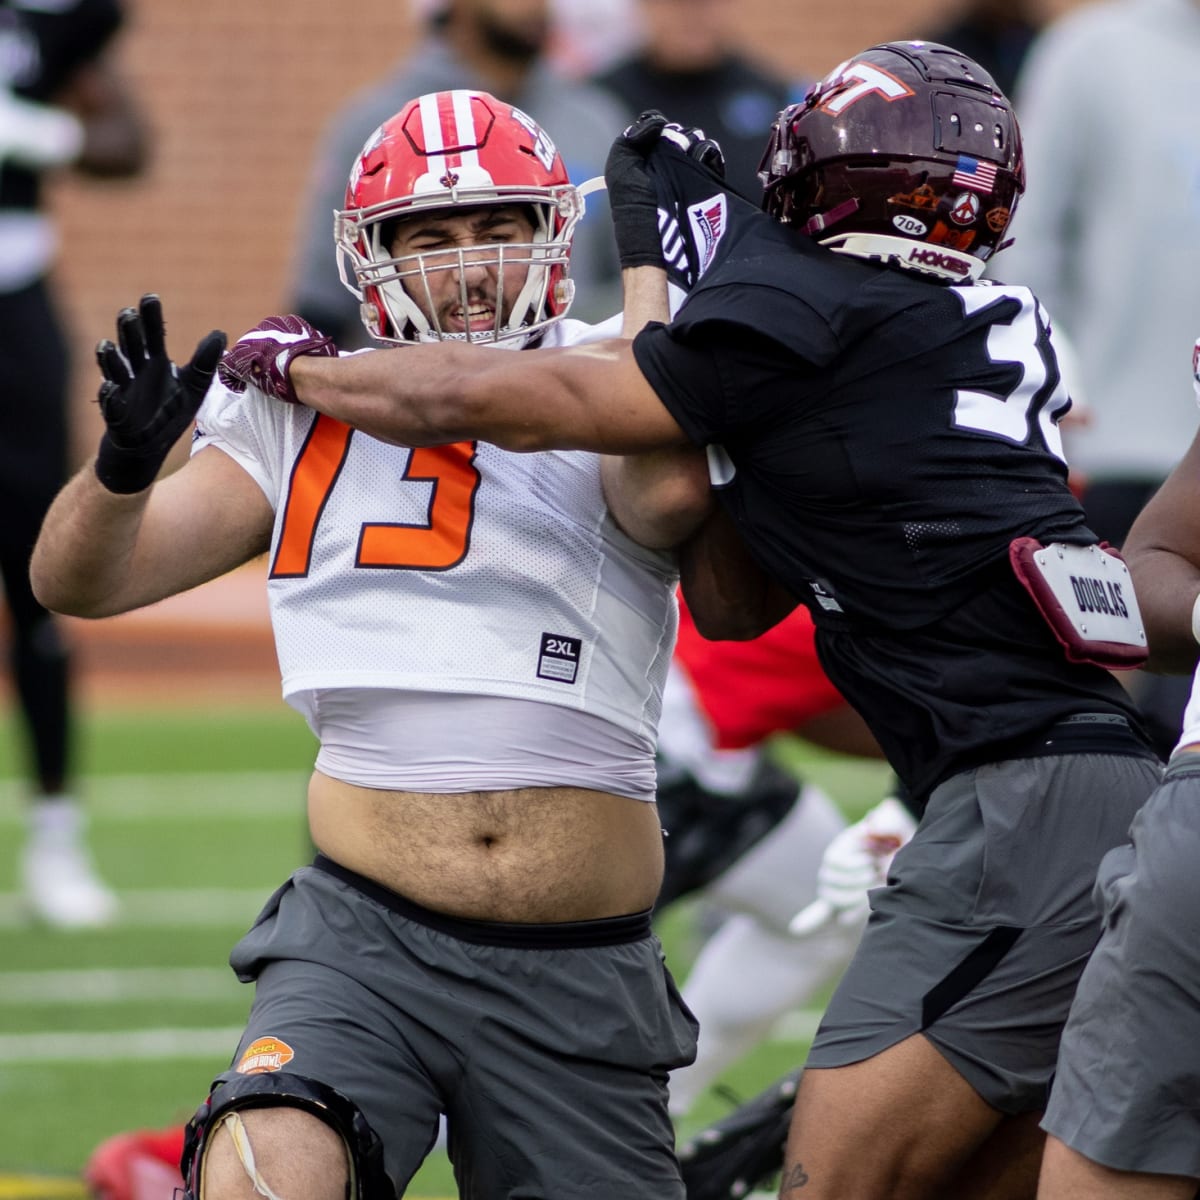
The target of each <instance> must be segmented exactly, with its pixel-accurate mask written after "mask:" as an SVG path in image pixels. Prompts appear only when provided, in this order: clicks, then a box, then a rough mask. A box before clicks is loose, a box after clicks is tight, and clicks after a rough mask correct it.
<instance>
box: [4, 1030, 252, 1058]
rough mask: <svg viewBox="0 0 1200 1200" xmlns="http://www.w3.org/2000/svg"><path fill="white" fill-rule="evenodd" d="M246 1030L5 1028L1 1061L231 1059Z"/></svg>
mask: <svg viewBox="0 0 1200 1200" xmlns="http://www.w3.org/2000/svg"><path fill="white" fill-rule="evenodd" d="M241 1036H242V1027H241V1026H240V1025H237V1026H230V1027H229V1028H227V1029H139V1030H135V1031H131V1032H119V1033H14V1034H8V1033H6V1034H0V1066H6V1067H11V1066H21V1065H33V1064H36V1063H55V1062H57V1063H72V1064H79V1063H106V1062H132V1061H134V1060H141V1061H146V1060H161V1059H178V1060H181V1061H182V1060H187V1059H196V1058H211V1059H215V1060H217V1061H218V1062H220V1061H228V1060H229V1059H230V1058H231V1057H232V1055H233V1052H234V1050H235V1049H236V1048H237V1044H238V1039H239V1038H240V1037H241Z"/></svg>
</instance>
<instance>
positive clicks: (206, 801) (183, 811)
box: [0, 769, 308, 826]
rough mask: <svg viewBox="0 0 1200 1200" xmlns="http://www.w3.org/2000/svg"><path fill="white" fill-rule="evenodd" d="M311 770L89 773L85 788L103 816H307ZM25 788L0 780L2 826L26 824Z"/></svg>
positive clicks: (94, 810)
mask: <svg viewBox="0 0 1200 1200" xmlns="http://www.w3.org/2000/svg"><path fill="white" fill-rule="evenodd" d="M307 780H308V772H307V771H305V770H303V769H301V770H297V771H241V772H236V773H226V772H220V771H214V772H211V773H204V772H194V773H191V774H181V775H176V774H173V773H172V774H163V775H89V776H88V777H87V778H86V779H85V780H84V781H83V784H82V786H81V788H80V792H81V794H82V797H83V801H84V806H85V808H86V809H87V811H88V813H89V814H90V815H91V816H92V817H93V818H95V819H99V820H104V821H146V820H155V821H172V820H188V821H195V820H204V819H205V818H211V819H212V820H221V821H227V820H229V819H230V818H231V817H234V818H237V817H244V818H246V819H261V818H266V817H287V816H293V815H294V816H295V818H296V822H297V823H299V822H301V821H302V820H303V818H304V798H305V787H306V784H307ZM28 811H29V805H28V799H27V796H26V788H25V786H24V785H23V784H21V783H20V782H18V781H14V780H11V779H6V780H0V826H3V825H24V823H25V820H26V814H27V813H28Z"/></svg>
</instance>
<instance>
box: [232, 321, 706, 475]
mask: <svg viewBox="0 0 1200 1200" xmlns="http://www.w3.org/2000/svg"><path fill="white" fill-rule="evenodd" d="M275 319H277V318H275ZM266 324H267V322H263V323H262V325H260V326H258V327H257V328H256V330H252V331H251V334H253V335H254V336H255V341H254V342H252V343H248V342H247V341H246V339H245V338H243V339H242V340H241V341H239V342H238V344H237V346H235V347H234V348H233V349H232V350H231V351H230V356H231V357H232V355H233V354H235V353H239V352H241V351H243V350H245V349H246V348H247V347H248V346H249V347H253V349H254V351H255V352H256V353H258V354H261V355H262V356H264V358H269V359H271V360H272V361H273V360H274V358H275V354H276V351H278V350H284V351H287V352H288V353H289V354H291V353H292V352H293V351H294V346H293V345H292V344H291V343H288V344H286V345H283V344H281V345H280V346H278V347H272V346H271V345H270V343H269V340H267V339H264V338H263V336H262V330H263V327H264V326H265V325H266ZM314 332H315V331H314ZM247 336H248V337H249V336H250V335H247ZM264 378H265V376H264ZM260 386H263V387H264V390H266V391H267V392H268V394H270V395H272V396H274V397H275V398H276V399H279V400H284V401H292V402H296V401H299V403H301V404H306V405H308V406H309V407H310V408H315V409H316V410H317V411H318V412H323V413H325V414H326V415H327V416H330V417H334V418H335V419H337V420H339V421H344V422H346V424H348V425H353V426H354V427H355V428H356V429H361V430H362V431H363V432H364V433H368V434H370V435H371V436H372V437H375V438H379V439H380V440H381V441H385V442H392V443H394V444H396V445H402V446H437V445H443V444H445V443H447V442H461V441H470V440H473V439H479V440H482V441H486V442H491V443H492V444H493V445H497V446H501V447H503V448H504V449H506V450H515V451H521V452H526V451H535V450H553V449H559V450H594V451H597V452H599V453H602V454H605V453H607V454H628V453H635V452H637V451H641V450H656V449H660V448H662V447H664V446H675V445H684V444H686V442H687V438H686V435H685V434H684V432H683V430H682V429H680V428H679V425H678V424H677V423H676V421H675V419H674V418H673V417H672V416H671V415H670V413H669V412H668V411H667V409H666V408H665V407H664V406H663V404H662V402H661V401H660V400H659V398H658V396H657V395H656V394H655V392H654V389H653V388H652V387H651V386H650V385H649V383H647V381H646V379H645V377H644V376H643V375H642V373H641V371H640V370H639V369H638V365H637V363H636V361H635V360H634V357H633V352H632V350H631V349H630V345H629V343H628V342H627V341H624V340H621V339H612V340H609V341H602V342H593V343H591V344H588V345H582V346H571V347H566V348H562V349H552V350H522V351H518V352H516V353H511V354H505V353H500V352H498V351H496V350H494V349H491V348H489V347H487V346H468V345H451V344H447V343H439V344H435V345H427V346H401V347H398V348H396V349H393V350H374V351H372V352H370V353H367V354H355V355H343V356H341V357H327V356H323V355H317V354H306V353H301V354H294V355H293V356H292V357H290V359H289V361H288V362H287V364H286V374H285V375H283V376H282V379H281V383H280V386H278V387H275V386H270V385H267V384H263V383H260Z"/></svg>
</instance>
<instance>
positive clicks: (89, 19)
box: [0, 0, 123, 209]
mask: <svg viewBox="0 0 1200 1200" xmlns="http://www.w3.org/2000/svg"><path fill="white" fill-rule="evenodd" d="M122 19H123V14H122V9H121V5H120V3H119V2H118V0H55V2H53V3H46V2H44V0H42V2H39V3H27V2H26V3H23V2H22V0H0V87H6V88H9V89H11V90H12V92H13V93H14V94H15V95H17V96H21V97H23V98H24V99H26V100H36V101H38V102H40V103H48V102H51V101H53V100H54V99H55V97H56V96H57V95H58V94H59V92H60V91H61V90H62V89H63V87H64V86H66V84H67V83H68V82H69V81H70V79H71V76H72V75H73V74H74V73H75V72H76V71H77V70H78V69H79V68H80V67H81V66H82V65H83V64H84V63H87V62H90V61H92V60H93V59H95V58H96V57H98V56H99V55H100V54H101V53H102V52H103V50H104V48H105V47H106V46H107V45H108V43H109V41H110V40H111V39H112V37H113V35H114V34H115V33H116V32H117V30H118V29H119V28H120V26H121V22H122ZM37 201H38V178H37V173H36V172H34V171H31V170H29V169H27V168H25V167H22V166H19V165H14V164H11V163H0V209H5V208H23V209H31V208H35V207H36V206H37Z"/></svg>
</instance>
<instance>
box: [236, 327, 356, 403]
mask: <svg viewBox="0 0 1200 1200" xmlns="http://www.w3.org/2000/svg"><path fill="white" fill-rule="evenodd" d="M337 352H338V351H337V347H336V346H335V345H334V344H333V338H331V337H326V335H325V334H323V333H321V332H320V331H319V330H317V329H314V328H313V327H312V326H311V325H310V324H309V323H308V322H307V321H306V320H304V318H303V317H297V316H292V315H288V316H285V317H268V318H267V319H266V320H265V321H260V322H259V323H258V324H257V325H255V327H254V328H253V329H251V330H250V332H249V333H244V334H243V335H242V336H241V337H240V338H239V339H238V341H237V343H236V344H235V345H233V346H231V347H230V348H229V350H228V351H226V353H225V357H224V358H222V359H221V365H220V367H219V368H218V370H219V373H220V376H221V382H222V383H223V384H224V385H225V386H226V387H227V388H229V390H230V391H233V392H244V391H245V390H246V388H247V387H249V386H254V387H256V388H258V389H259V390H260V391H262V392H265V393H266V394H267V395H268V396H272V397H274V398H275V399H276V400H282V401H283V402H284V403H285V404H299V403H300V398H299V397H298V396H297V395H296V389H295V388H294V387H292V381H291V379H290V378H289V376H288V371H289V369H290V368H291V365H292V363H293V362H295V361H296V359H297V358H299V357H300V356H301V355H304V354H315V355H317V356H318V357H319V358H336V357H337Z"/></svg>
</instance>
